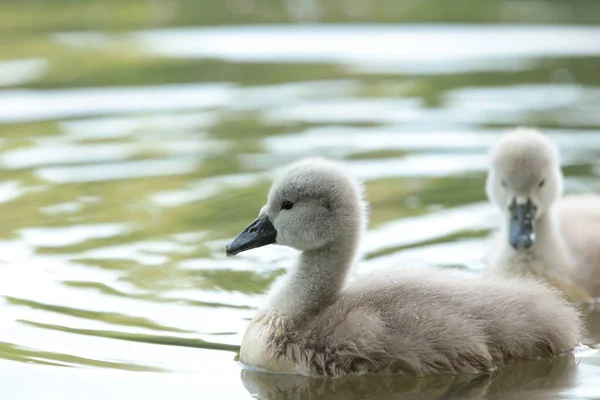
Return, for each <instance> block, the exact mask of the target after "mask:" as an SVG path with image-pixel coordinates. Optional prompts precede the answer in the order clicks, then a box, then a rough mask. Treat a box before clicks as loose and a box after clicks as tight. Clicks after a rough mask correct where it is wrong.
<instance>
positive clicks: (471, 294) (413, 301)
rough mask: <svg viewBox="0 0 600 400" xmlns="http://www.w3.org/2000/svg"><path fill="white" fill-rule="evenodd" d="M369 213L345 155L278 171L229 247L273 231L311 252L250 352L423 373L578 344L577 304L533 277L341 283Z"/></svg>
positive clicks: (304, 364) (331, 371)
mask: <svg viewBox="0 0 600 400" xmlns="http://www.w3.org/2000/svg"><path fill="white" fill-rule="evenodd" d="M364 224H365V203H364V202H363V200H362V194H361V188H360V186H359V184H358V183H357V182H355V181H353V180H352V179H350V178H349V177H348V176H347V174H346V173H345V172H344V169H343V167H342V166H341V165H338V164H335V163H332V162H329V161H326V160H322V159H308V160H303V161H300V162H297V163H295V164H292V165H291V166H289V167H288V168H287V169H286V170H285V172H284V174H283V175H282V176H281V177H280V178H279V179H277V180H276V181H275V182H274V184H273V186H272V187H271V190H270V191H269V195H268V199H267V204H266V205H265V206H264V207H263V208H262V209H261V211H260V214H259V216H258V218H257V219H256V220H255V221H254V222H252V223H251V224H250V225H249V226H248V227H247V228H246V229H244V230H243V231H242V232H241V233H240V234H239V235H238V236H237V237H236V238H235V239H234V240H233V241H232V242H231V243H230V244H229V245H228V246H227V248H226V251H227V254H228V255H235V254H237V253H239V252H242V251H246V250H249V249H252V248H256V247H260V246H264V245H267V244H271V243H278V244H281V245H285V246H290V247H293V248H295V249H297V250H300V251H301V252H302V253H301V256H300V259H299V262H298V264H297V265H296V266H295V268H293V269H292V271H291V272H290V273H289V275H287V276H285V277H284V279H283V281H280V282H279V284H278V285H276V286H275V287H274V288H273V289H272V291H271V293H270V294H269V297H268V300H267V302H266V305H265V306H264V307H262V308H261V309H260V310H259V312H258V314H257V315H256V316H255V317H254V318H253V320H252V321H251V323H250V325H249V327H248V330H247V331H246V334H245V336H244V339H243V342H242V347H241V350H240V360H241V361H242V362H243V363H245V364H248V365H251V366H255V367H259V368H263V369H266V370H270V371H276V372H288V373H297V374H302V375H309V376H328V377H339V376H342V375H348V374H363V373H367V372H399V373H406V374H411V375H417V376H423V375H426V374H432V373H459V372H466V373H477V372H488V371H492V370H493V369H494V368H495V367H496V366H498V365H500V364H503V363H508V362H511V361H514V360H519V359H526V358H532V357H539V356H552V355H557V354H560V353H563V352H568V351H570V350H571V349H573V347H574V346H576V345H577V343H578V341H579V339H580V332H581V331H580V320H579V315H578V313H577V311H576V310H575V309H573V308H572V307H571V306H570V305H568V304H567V303H566V302H565V301H563V300H562V299H561V297H560V296H559V295H557V294H556V293H554V292H553V291H552V290H551V289H548V288H547V287H546V286H544V285H542V284H541V283H537V282H536V281H535V280H528V279H525V278H519V279H500V280H488V279H481V278H476V277H462V278H461V277H457V276H454V275H453V274H451V273H449V272H446V271H441V270H435V269H421V268H420V269H418V270H405V271H402V272H401V271H398V270H396V271H390V272H387V273H380V274H374V275H372V276H369V277H366V278H363V279H362V280H360V281H359V282H357V283H354V284H351V285H350V286H348V287H347V288H344V287H345V281H346V277H347V275H348V270H349V268H350V266H351V264H352V262H353V259H354V257H355V253H356V248H357V245H358V242H359V238H360V234H361V232H362V230H363V226H364Z"/></svg>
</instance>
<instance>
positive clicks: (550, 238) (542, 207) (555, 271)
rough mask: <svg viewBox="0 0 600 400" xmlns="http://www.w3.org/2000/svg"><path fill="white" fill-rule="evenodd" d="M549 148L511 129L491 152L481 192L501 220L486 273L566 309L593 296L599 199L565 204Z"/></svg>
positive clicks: (599, 291) (599, 272) (599, 268)
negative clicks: (526, 284) (546, 291)
mask: <svg viewBox="0 0 600 400" xmlns="http://www.w3.org/2000/svg"><path fill="white" fill-rule="evenodd" d="M562 191H563V176H562V171H561V169H560V159H559V154H558V150H557V148H556V146H555V145H554V144H553V143H552V142H551V141H550V140H549V139H548V138H547V137H545V136H544V135H542V134H541V133H540V132H538V131H536V130H531V129H522V128H521V129H517V130H514V131H511V132H509V133H507V134H505V135H504V136H503V137H502V138H501V139H500V141H499V142H498V143H497V144H496V145H495V146H494V147H493V148H492V152H491V165H490V171H489V174H488V178H487V183H486V192H487V195H488V197H489V199H490V201H491V202H492V203H494V204H495V205H496V206H497V207H498V208H499V209H500V211H501V213H502V217H503V218H502V225H501V228H500V230H499V232H498V233H497V234H496V235H495V237H494V238H493V240H492V248H491V251H490V254H489V257H488V266H487V272H488V273H491V274H494V275H498V274H499V275H533V276H536V277H538V278H541V279H543V280H545V281H547V282H549V283H550V284H552V285H554V286H556V287H558V288H559V289H561V290H563V291H564V293H565V295H566V296H567V298H568V299H569V300H571V301H573V302H577V303H586V302H590V301H591V300H592V299H593V298H594V297H597V296H599V295H600V197H598V196H595V195H572V196H567V197H564V198H561V197H562Z"/></svg>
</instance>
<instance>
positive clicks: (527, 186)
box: [486, 128, 563, 250]
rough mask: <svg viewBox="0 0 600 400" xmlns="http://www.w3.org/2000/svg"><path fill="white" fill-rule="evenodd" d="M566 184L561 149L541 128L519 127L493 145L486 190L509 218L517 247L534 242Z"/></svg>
mask: <svg viewBox="0 0 600 400" xmlns="http://www.w3.org/2000/svg"><path fill="white" fill-rule="evenodd" d="M562 186H563V178H562V172H561V169H560V160H559V155H558V150H557V148H556V146H555V145H554V144H553V143H552V142H550V140H548V138H547V137H545V136H544V135H542V134H541V133H539V132H538V131H536V130H533V129H523V128H521V129H516V130H514V131H512V132H509V133H507V134H505V135H504V136H503V137H502V138H501V139H500V141H499V142H498V143H497V144H496V145H495V146H494V147H493V148H492V152H491V165H490V170H489V174H488V177H487V183H486V192H487V195H488V198H489V199H490V201H492V203H494V204H496V205H497V206H498V207H499V208H500V210H501V211H502V212H503V214H504V215H505V216H506V217H507V218H508V220H509V229H508V231H509V232H508V235H509V237H508V240H509V243H510V245H511V246H512V247H513V248H515V249H517V250H518V249H529V248H530V247H531V246H533V244H534V242H535V225H536V221H538V220H539V219H540V218H541V217H542V216H544V215H545V214H546V213H547V212H548V210H549V209H550V207H551V206H552V204H553V203H554V202H555V201H556V200H557V199H558V198H559V197H560V196H561V194H562Z"/></svg>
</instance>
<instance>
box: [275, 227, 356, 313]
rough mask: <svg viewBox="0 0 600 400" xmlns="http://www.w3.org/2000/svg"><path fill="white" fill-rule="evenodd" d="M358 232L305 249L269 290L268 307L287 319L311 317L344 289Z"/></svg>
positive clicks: (347, 233)
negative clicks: (293, 265)
mask: <svg viewBox="0 0 600 400" xmlns="http://www.w3.org/2000/svg"><path fill="white" fill-rule="evenodd" d="M359 236H360V232H348V231H346V233H345V234H343V235H341V237H338V238H336V240H334V241H332V242H330V243H328V244H326V245H324V246H322V247H320V248H318V249H311V250H305V251H303V252H302V254H301V255H300V259H299V260H298V263H297V265H296V266H295V267H294V268H293V269H292V270H291V271H290V272H289V273H288V275H287V276H285V277H284V278H282V281H281V282H278V285H276V287H274V288H273V291H272V293H271V296H270V297H271V298H270V301H269V302H268V304H269V308H270V309H272V310H273V311H276V312H277V313H281V314H284V315H286V316H287V317H289V318H293V317H294V316H306V315H315V314H317V313H318V312H319V311H320V310H322V309H324V308H326V307H328V306H329V305H330V304H332V303H333V302H334V301H335V300H336V299H337V298H338V296H339V295H340V293H341V291H342V290H343V289H344V286H345V283H346V278H347V276H348V272H349V271H350V267H351V266H352V262H353V261H354V257H355V255H356V250H357V245H358V240H359Z"/></svg>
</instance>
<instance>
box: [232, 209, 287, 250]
mask: <svg viewBox="0 0 600 400" xmlns="http://www.w3.org/2000/svg"><path fill="white" fill-rule="evenodd" d="M276 238H277V230H275V227H274V226H273V224H272V223H271V220H270V219H269V217H267V216H266V215H264V214H263V215H260V216H259V217H258V218H256V219H255V220H254V222H252V223H251V224H250V225H248V226H247V227H246V228H244V230H243V231H241V232H240V233H239V234H238V235H237V236H236V237H235V239H233V241H232V242H231V243H229V244H228V245H227V247H225V253H226V254H227V256H228V257H230V256H235V255H236V254H238V253H241V252H243V251H246V250H250V249H255V248H257V247H262V246H266V245H268V244H272V243H275V239H276Z"/></svg>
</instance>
